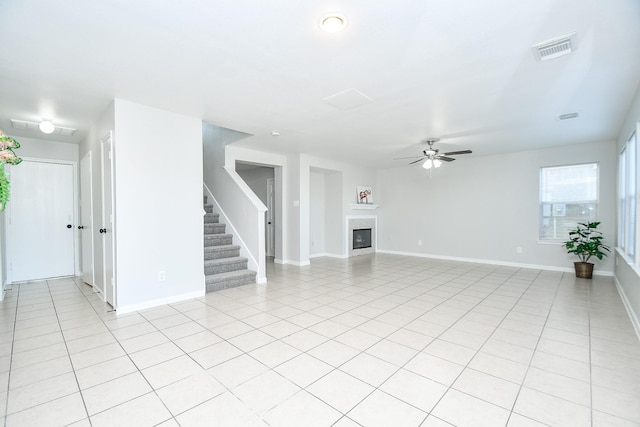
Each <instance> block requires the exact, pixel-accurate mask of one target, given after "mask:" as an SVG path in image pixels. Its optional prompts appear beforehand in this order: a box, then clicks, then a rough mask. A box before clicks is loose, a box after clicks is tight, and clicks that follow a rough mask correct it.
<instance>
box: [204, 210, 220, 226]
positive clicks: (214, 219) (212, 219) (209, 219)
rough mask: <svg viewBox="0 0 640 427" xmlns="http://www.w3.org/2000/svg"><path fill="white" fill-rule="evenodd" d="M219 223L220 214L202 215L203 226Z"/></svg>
mask: <svg viewBox="0 0 640 427" xmlns="http://www.w3.org/2000/svg"><path fill="white" fill-rule="evenodd" d="M218 222H220V214H217V213H206V214H204V223H205V224H213V223H218Z"/></svg>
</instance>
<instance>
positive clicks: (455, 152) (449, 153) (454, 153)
mask: <svg viewBox="0 0 640 427" xmlns="http://www.w3.org/2000/svg"><path fill="white" fill-rule="evenodd" d="M471 153H472V151H471V150H461V151H450V152H448V153H442V155H444V156H456V155H458V154H471Z"/></svg>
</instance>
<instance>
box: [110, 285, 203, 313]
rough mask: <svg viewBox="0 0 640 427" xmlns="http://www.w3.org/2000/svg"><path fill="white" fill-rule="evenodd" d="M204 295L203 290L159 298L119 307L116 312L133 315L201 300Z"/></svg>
mask: <svg viewBox="0 0 640 427" xmlns="http://www.w3.org/2000/svg"><path fill="white" fill-rule="evenodd" d="M204 295H205V291H204V289H203V290H201V291H195V292H188V293H186V294H180V295H173V296H170V297H166V298H158V299H154V300H150V301H145V302H143V303H140V304H130V305H119V306H118V308H117V309H116V310H115V311H116V314H125V313H131V312H133V311H140V310H145V309H147V308H153V307H157V306H159V305H165V304H173V303H176V302H180V301H185V300H188V299H193V298H200V297H201V296H204Z"/></svg>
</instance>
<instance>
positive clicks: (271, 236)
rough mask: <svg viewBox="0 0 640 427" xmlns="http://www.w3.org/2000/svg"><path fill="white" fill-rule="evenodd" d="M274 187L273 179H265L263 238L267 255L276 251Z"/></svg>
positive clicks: (271, 254)
mask: <svg viewBox="0 0 640 427" xmlns="http://www.w3.org/2000/svg"><path fill="white" fill-rule="evenodd" d="M274 191H275V187H274V179H273V178H269V179H267V214H266V216H265V220H266V222H267V223H266V225H265V228H264V229H265V231H266V233H267V236H266V238H265V241H266V245H267V247H266V250H265V252H266V253H267V256H274V255H275V253H276V249H275V248H276V225H275V215H274V211H273V210H274V207H275V205H276V203H275V199H274V197H275V195H274V194H275V193H274Z"/></svg>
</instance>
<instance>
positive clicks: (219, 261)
mask: <svg viewBox="0 0 640 427" xmlns="http://www.w3.org/2000/svg"><path fill="white" fill-rule="evenodd" d="M242 262H247V258H245V257H242V256H234V257H228V258H218V259H208V260H206V261H205V262H204V265H205V266H207V265H220V264H232V263H242Z"/></svg>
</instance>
